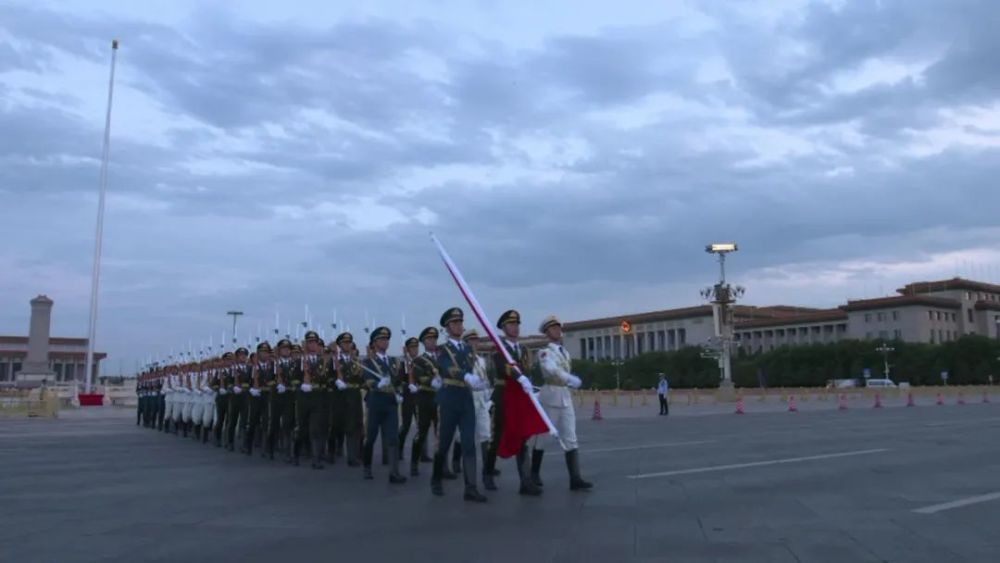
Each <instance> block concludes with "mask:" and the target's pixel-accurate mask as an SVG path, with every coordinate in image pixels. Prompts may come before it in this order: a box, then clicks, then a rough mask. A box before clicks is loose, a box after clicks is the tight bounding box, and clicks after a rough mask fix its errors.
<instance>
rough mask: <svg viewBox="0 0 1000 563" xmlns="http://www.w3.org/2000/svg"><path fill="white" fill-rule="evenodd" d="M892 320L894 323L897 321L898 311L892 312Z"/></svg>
mask: <svg viewBox="0 0 1000 563" xmlns="http://www.w3.org/2000/svg"><path fill="white" fill-rule="evenodd" d="M892 320H894V321H898V320H899V311H893V312H892Z"/></svg>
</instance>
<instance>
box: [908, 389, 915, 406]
mask: <svg viewBox="0 0 1000 563" xmlns="http://www.w3.org/2000/svg"><path fill="white" fill-rule="evenodd" d="M906 406H908V407H915V406H917V405H916V403H914V402H913V391H910V392H909V393H907V394H906Z"/></svg>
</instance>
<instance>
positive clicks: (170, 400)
mask: <svg viewBox="0 0 1000 563" xmlns="http://www.w3.org/2000/svg"><path fill="white" fill-rule="evenodd" d="M164 377H165V378H166V388H165V389H164V397H163V403H164V409H163V430H164V432H170V431H171V426H173V433H174V434H176V433H177V425H176V424H174V425H172V424H171V423H172V422H173V420H174V405H175V404H176V402H177V397H176V396H175V395H176V394H177V393H176V391H177V381H176V379H175V377H174V370H173V366H167V369H166V370H165V371H164Z"/></svg>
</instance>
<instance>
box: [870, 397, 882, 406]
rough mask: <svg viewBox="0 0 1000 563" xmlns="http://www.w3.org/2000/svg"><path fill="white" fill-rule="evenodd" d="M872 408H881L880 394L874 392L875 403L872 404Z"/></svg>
mask: <svg viewBox="0 0 1000 563" xmlns="http://www.w3.org/2000/svg"><path fill="white" fill-rule="evenodd" d="M872 408H873V409H880V408H882V395H880V394H879V393H875V405H873V406H872Z"/></svg>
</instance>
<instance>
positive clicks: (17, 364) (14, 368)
mask: <svg viewBox="0 0 1000 563" xmlns="http://www.w3.org/2000/svg"><path fill="white" fill-rule="evenodd" d="M19 371H21V362H14V363H13V364H11V366H10V378H11V379H14V377H15V376H16V375H17V372H19Z"/></svg>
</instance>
